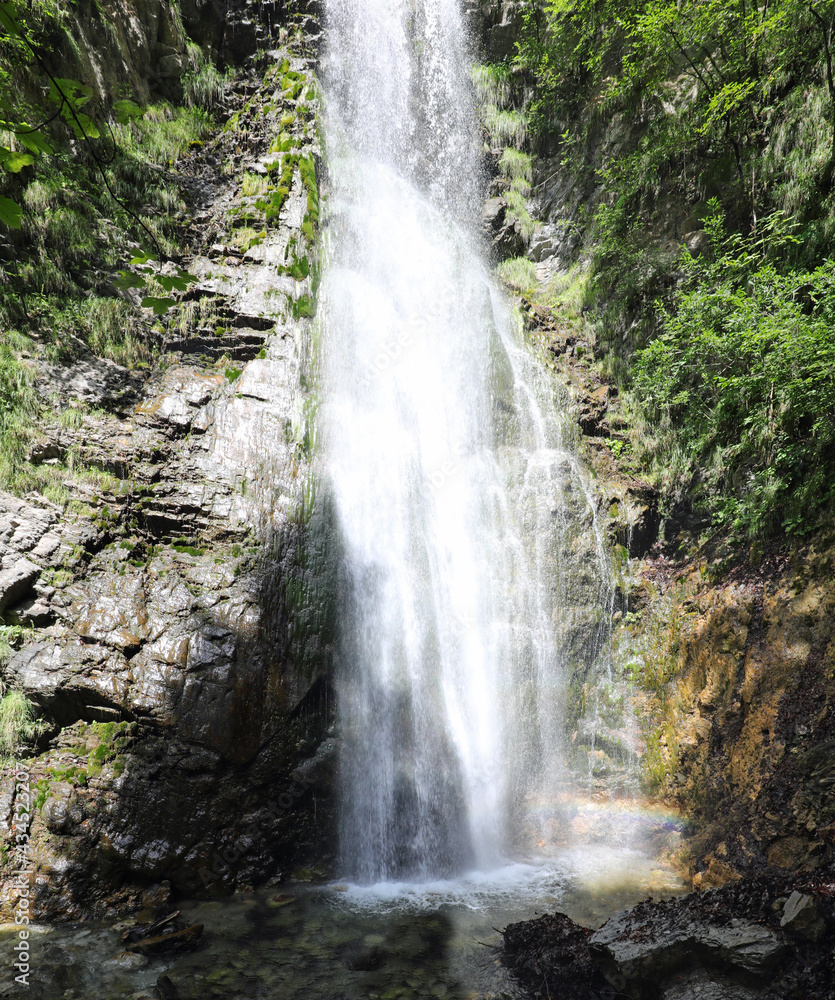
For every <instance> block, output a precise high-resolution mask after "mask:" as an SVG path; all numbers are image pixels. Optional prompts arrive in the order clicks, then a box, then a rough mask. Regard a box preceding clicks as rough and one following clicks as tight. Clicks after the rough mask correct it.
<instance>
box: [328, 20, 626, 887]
mask: <svg viewBox="0 0 835 1000" xmlns="http://www.w3.org/2000/svg"><path fill="white" fill-rule="evenodd" d="M327 27H328V32H329V45H328V51H327V58H326V70H325V73H326V75H325V83H326V96H327V122H326V141H327V149H328V162H329V178H330V186H331V194H330V198H329V212H328V225H327V230H326V236H325V252H326V267H325V273H324V278H323V282H322V286H321V296H320V317H321V324H322V349H321V362H322V372H321V395H322V405H321V408H320V412H319V418H320V429H321V432H322V434H321V442H322V444H321V451H322V458H323V460H324V468H325V485H326V488H327V490H328V494H329V497H330V500H331V503H332V505H333V510H334V512H335V521H336V525H337V534H338V538H339V542H338V548H339V571H338V604H339V615H340V639H339V652H338V676H339V683H338V688H339V711H340V718H341V728H342V733H343V737H344V751H343V759H342V777H341V781H342V846H341V849H342V856H343V865H344V868H345V871H346V873H348V874H350V875H351V876H352V877H355V878H357V879H358V880H360V881H365V882H373V881H377V880H386V879H392V878H411V879H426V878H429V877H432V876H443V875H449V874H454V873H458V872H460V871H463V870H465V869H467V868H479V869H486V868H489V867H492V866H495V865H496V864H498V863H499V862H500V861H501V860H502V859H503V858H504V857H506V856H507V854H508V852H509V851H510V850H511V848H512V846H513V844H514V841H515V840H516V838H517V837H518V835H519V833H520V832H521V830H522V828H523V827H524V825H525V823H526V822H527V821H528V820H527V818H528V817H529V816H530V815H531V805H532V804H535V803H536V801H538V799H539V798H540V797H542V796H543V795H552V796H553V795H554V794H556V792H557V791H558V790H559V786H560V784H561V782H563V781H564V780H565V778H566V767H565V759H564V746H563V729H564V726H563V708H564V687H565V681H566V671H565V668H564V661H565V659H566V657H567V656H568V655H576V654H577V649H576V648H574V647H576V646H577V645H578V644H579V645H581V646H582V647H583V651H584V653H583V655H586V656H588V655H590V654H589V651H590V650H591V651H592V652H591V655H593V654H594V650H595V648H596V647H597V646H599V645H600V641H601V638H602V636H603V634H604V632H605V627H606V622H607V621H608V617H609V616H610V613H611V603H612V594H613V586H612V576H611V571H610V568H609V563H608V557H607V554H606V550H605V546H604V544H603V541H602V537H601V534H600V531H599V529H598V527H597V524H596V521H595V518H594V512H593V505H592V504H591V502H590V499H589V495H588V491H587V489H586V486H585V482H584V479H583V476H582V474H581V471H580V468H579V465H578V463H577V461H576V459H575V458H574V457H573V454H572V452H571V451H570V449H569V447H568V446H567V443H566V442H567V441H569V440H570V434H568V433H566V428H565V426H564V425H563V420H564V418H563V417H562V416H561V414H560V413H559V411H558V409H557V408H556V407H555V403H554V399H553V390H552V389H550V388H549V383H548V381H547V379H546V378H545V376H544V374H543V372H542V371H541V370H540V368H539V366H538V365H537V364H536V363H535V362H534V360H533V359H532V358H531V356H530V355H529V353H528V352H527V350H526V349H525V348H524V346H523V345H522V344H521V342H520V339H519V335H518V331H517V330H516V326H515V324H514V322H513V321H512V317H511V316H510V314H509V313H508V311H507V309H506V307H505V305H504V303H503V300H502V298H501V296H500V295H499V294H498V292H497V291H496V289H495V288H494V286H493V284H492V282H491V279H490V277H489V272H488V270H487V268H486V267H485V264H484V261H483V258H482V253H481V249H480V243H479V237H478V230H477V218H476V216H477V214H478V209H479V208H480V204H481V200H482V189H483V184H482V176H481V170H480V159H479V157H480V135H479V130H478V126H477V119H476V114H475V109H474V106H473V98H472V94H471V88H470V85H469V79H468V75H467V66H468V61H469V60H468V46H467V35H466V31H465V29H464V24H463V16H462V13H461V11H460V9H459V3H458V0H328V2H327ZM569 637H570V638H569Z"/></svg>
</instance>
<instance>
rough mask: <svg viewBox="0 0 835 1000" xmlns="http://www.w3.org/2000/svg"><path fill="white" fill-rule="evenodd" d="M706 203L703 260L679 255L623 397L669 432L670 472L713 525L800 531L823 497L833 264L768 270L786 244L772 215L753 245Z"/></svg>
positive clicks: (833, 484)
mask: <svg viewBox="0 0 835 1000" xmlns="http://www.w3.org/2000/svg"><path fill="white" fill-rule="evenodd" d="M713 207H714V209H715V211H714V214H713V215H712V216H711V217H710V218H709V219H708V221H707V224H706V225H707V229H708V233H709V235H710V241H711V253H709V254H705V255H703V256H701V257H694V256H693V255H692V254H690V253H687V252H685V253H684V255H683V257H682V268H683V271H684V273H685V276H686V281H685V284H684V285H683V287H682V289H681V291H680V292H679V293H678V294H677V296H676V298H675V300H674V305H673V308H672V309H671V311H669V312H667V313H665V315H664V319H663V332H662V334H661V335H660V336H659V337H658V338H657V339H655V340H654V341H653V342H652V343H651V344H650V345H649V346H648V347H647V348H646V349H644V350H643V351H642V352H641V354H640V356H639V358H638V361H637V365H636V371H635V390H636V392H637V394H638V395H639V397H640V398H641V399H642V401H643V405H644V408H645V411H646V412H647V413H648V414H649V415H650V416H651V417H652V418H654V419H655V420H656V421H657V422H659V423H661V424H667V425H670V426H675V428H676V435H675V442H676V444H677V445H678V446H679V447H680V448H681V449H682V451H683V458H684V463H683V465H684V468H683V470H682V471H683V473H684V474H685V475H689V476H692V475H694V474H695V472H696V470H697V469H700V470H702V473H701V477H700V482H699V485H698V487H697V495H698V496H699V497H700V499H701V500H702V502H703V504H704V505H705V506H707V507H708V508H709V509H711V510H712V511H713V516H714V519H715V521H716V523H717V524H718V525H721V526H722V527H723V528H725V529H732V530H733V531H734V532H735V533H736V534H737V535H740V536H744V537H747V538H757V537H761V536H768V535H773V534H774V533H776V532H777V531H778V530H784V531H787V532H789V533H803V532H805V531H808V530H809V529H810V528H813V527H815V526H816V525H817V522H818V518H819V515H820V514H821V512H823V511H825V510H827V509H831V505H832V503H833V501H835V262H833V261H831V260H830V261H827V262H825V263H824V264H822V265H821V266H820V267H818V268H816V269H815V270H814V271H811V272H809V271H797V270H793V269H780V268H779V267H778V266H777V265H776V264H775V261H774V258H775V257H779V251H780V248H781V246H782V245H784V244H786V243H791V242H792V241H793V237H792V236H791V234H790V232H788V227H787V225H786V223H785V219H784V218H783V217H782V216H779V215H776V216H774V217H772V219H771V220H770V222H769V224H768V225H765V226H763V227H762V230H761V235H760V236H758V237H742V236H740V235H738V234H733V235H731V236H728V235H727V234H726V232H725V227H724V223H723V219H722V216H721V214H719V213H718V206H717V205H716V204H714V206H713ZM669 457H670V456H669V455H668V454H667V453H666V450H665V449H663V448H662V449H661V451H660V454H659V455H658V456H657V461H659V462H660V464H661V465H662V466H663V465H665V464H667V461H668V459H669Z"/></svg>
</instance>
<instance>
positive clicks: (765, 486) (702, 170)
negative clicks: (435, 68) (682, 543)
mask: <svg viewBox="0 0 835 1000" xmlns="http://www.w3.org/2000/svg"><path fill="white" fill-rule="evenodd" d="M523 21H524V29H523V32H522V38H521V40H520V43H519V45H518V51H517V57H516V63H515V69H516V70H517V71H524V72H525V73H528V74H531V75H532V77H533V78H534V79H535V81H536V86H535V88H534V92H533V96H532V98H531V100H530V101H529V102H528V104H527V117H528V126H529V129H530V131H531V133H532V137H533V147H534V148H537V145H538V144H545V143H547V144H549V148H550V150H553V149H554V147H555V146H556V148H557V149H558V155H559V157H560V159H561V161H562V165H563V168H564V169H566V170H568V171H570V172H571V173H572V174H573V175H574V176H576V177H578V178H579V179H580V180H581V182H582V183H588V182H591V181H592V180H596V182H597V184H598V185H599V186H600V188H602V192H603V194H602V197H601V198H600V203H599V206H600V207H599V210H598V211H597V214H596V216H595V217H594V219H593V220H589V221H588V223H587V225H586V230H585V235H586V236H587V238H589V239H590V242H591V243H592V245H593V247H594V260H593V268H592V272H591V276H590V281H589V283H588V286H587V292H588V296H587V300H586V302H585V303H584V308H585V309H586V310H588V308H589V306H590V305H591V306H592V307H593V310H594V315H595V320H596V326H597V330H598V344H599V346H600V347H601V353H602V354H603V356H604V364H605V366H606V368H607V369H608V371H609V373H610V374H613V375H615V376H616V377H617V378H618V379H619V381H620V383H621V385H622V387H624V388H626V389H631V393H632V395H631V401H630V404H629V405H630V406H631V407H632V409H633V410H634V411H635V413H636V417H637V418H638V419H640V420H643V421H644V422H645V423H646V425H647V428H648V430H649V431H650V432H651V437H652V440H651V441H650V442H649V444H648V445H647V447H646V448H645V449H644V456H643V457H644V460H645V461H648V462H650V464H651V465H652V467H653V468H654V471H655V473H656V476H657V478H658V480H659V481H660V482H661V483H662V485H663V486H664V488H665V490H666V492H667V495H668V496H677V495H680V494H681V493H684V492H689V493H690V495H691V497H694V498H695V499H696V501H697V502H698V503H699V504H700V505H701V506H702V508H703V509H704V510H705V511H707V512H709V513H710V514H711V516H712V517H713V519H714V522H715V525H716V530H722V531H723V532H725V533H726V534H730V535H731V536H732V537H735V538H737V539H739V540H742V539H752V538H762V537H769V536H773V535H775V534H780V533H783V532H788V533H789V534H802V533H805V532H807V531H808V530H811V529H812V528H814V527H815V525H816V524H817V523H818V521H819V517H820V512H821V511H822V510H825V508H826V507H827V506H828V505H829V504H831V502H832V500H833V499H835V492H833V490H835V457H833V455H835V447H833V446H835V417H833V416H832V414H833V412H835V408H833V403H835V389H834V388H833V386H835V346H834V345H833V334H832V332H831V331H832V310H833V301H835V300H833V293H832V291H831V289H832V283H833V278H832V275H833V264H832V261H831V260H830V257H829V255H830V254H831V248H832V239H833V237H835V185H833V183H832V181H833V174H835V82H833V79H832V59H833V53H832V42H833V34H835V2H832V0H825V2H821V3H815V4H809V3H800V2H797V0H774V2H771V3H769V4H766V5H759V6H758V5H755V4H749V3H746V2H745V0H732V2H730V3H727V2H719V0H685V2H681V0H627V2H625V3H624V2H618V3H615V2H614V0H546V2H545V3H544V4H543V3H539V2H533V0H531V2H528V3H526V4H525V5H524V6H523ZM488 83H489V81H488ZM619 123H628V125H629V127H628V129H624V128H623V125H622V124H619ZM601 136H608V137H610V139H607V141H605V142H602V143H601ZM601 151H602V160H601V158H600V157H599V155H598V154H600V152H601ZM592 152H594V154H595V156H594V157H593V156H592V155H591V154H592ZM595 175H596V176H595ZM520 194H521V192H520ZM671 206H675V209H674V210H673V211H671ZM676 210H678V211H679V212H680V215H678V216H675V228H676V232H677V234H681V233H688V232H693V231H696V230H698V229H700V228H705V230H706V235H707V240H706V242H703V243H698V242H696V241H691V242H690V246H692V247H694V249H693V251H692V252H685V253H683V255H682V257H681V259H680V260H676V255H675V253H674V252H671V250H670V247H669V243H670V240H669V235H670V229H671V218H672V217H673V216H674V214H675V211H676ZM789 218H791V220H792V221H791V224H789V223H788V221H787V220H788V219H789ZM662 234H663V236H662ZM664 243H666V246H665V245H664ZM697 246H698V247H699V250H697V249H695V247H697ZM704 247H706V249H702V248H704Z"/></svg>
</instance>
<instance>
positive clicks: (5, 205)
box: [0, 198, 23, 229]
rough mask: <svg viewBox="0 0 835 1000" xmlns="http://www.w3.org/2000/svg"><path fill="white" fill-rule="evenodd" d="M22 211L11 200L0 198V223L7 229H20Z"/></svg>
mask: <svg viewBox="0 0 835 1000" xmlns="http://www.w3.org/2000/svg"><path fill="white" fill-rule="evenodd" d="M22 221H23V209H21V207H20V205H18V204H17V202H14V201H12V200H11V198H0V222H2V223H3V225H4V226H8V227H9V229H20V225H21V222H22Z"/></svg>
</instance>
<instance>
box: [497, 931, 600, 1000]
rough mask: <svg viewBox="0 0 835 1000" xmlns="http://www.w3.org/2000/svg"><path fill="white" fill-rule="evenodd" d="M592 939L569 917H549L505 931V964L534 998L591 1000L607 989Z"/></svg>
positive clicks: (588, 933)
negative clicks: (592, 948) (591, 949)
mask: <svg viewBox="0 0 835 1000" xmlns="http://www.w3.org/2000/svg"><path fill="white" fill-rule="evenodd" d="M591 936H592V931H590V930H589V929H588V928H586V927H581V926H580V925H579V924H575V923H574V921H573V920H571V919H570V918H569V917H567V916H565V914H563V913H554V914H547V915H545V916H543V917H538V918H537V919H536V920H526V921H523V922H521V923H517V924H510V925H509V926H508V927H506V928H505V930H504V934H503V945H502V960H503V961H504V963H505V965H506V966H507V967H508V968H509V969H511V970H512V972H513V973H514V975H515V976H516V977H517V978H518V979H519V980H520V981H521V982H522V983H524V984H525V986H526V987H527V988H528V989H529V990H531V992H532V994H533V995H534V996H553V997H556V996H558V997H560V998H561V1000H588V997H589V996H590V995H593V994H592V993H591V992H590V991H592V990H596V989H600V988H604V987H606V981H605V980H604V978H603V977H602V975H601V973H600V970H599V969H598V966H597V963H596V961H595V960H594V958H593V957H592V954H591V952H590V950H589V940H590V938H591Z"/></svg>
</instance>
